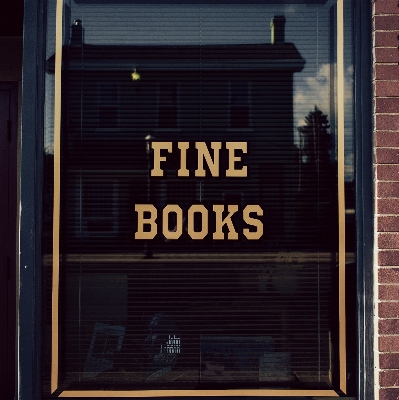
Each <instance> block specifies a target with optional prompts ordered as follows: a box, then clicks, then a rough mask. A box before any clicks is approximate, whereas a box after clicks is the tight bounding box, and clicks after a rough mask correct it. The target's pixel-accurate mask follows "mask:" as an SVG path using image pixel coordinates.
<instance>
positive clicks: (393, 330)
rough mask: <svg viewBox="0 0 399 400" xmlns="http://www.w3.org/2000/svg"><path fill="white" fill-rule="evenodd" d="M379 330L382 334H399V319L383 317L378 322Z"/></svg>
mask: <svg viewBox="0 0 399 400" xmlns="http://www.w3.org/2000/svg"><path fill="white" fill-rule="evenodd" d="M378 331H379V334H380V335H397V334H399V319H383V320H380V321H379V322H378Z"/></svg>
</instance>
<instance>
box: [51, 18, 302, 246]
mask: <svg viewBox="0 0 399 400" xmlns="http://www.w3.org/2000/svg"><path fill="white" fill-rule="evenodd" d="M284 23H285V18H284V17H275V18H274V21H273V24H272V29H273V34H272V38H273V40H274V43H272V44H257V45H251V44H245V45H215V46H210V45H209V46H194V45H193V46H177V45H174V46H98V45H88V44H85V43H84V42H83V35H84V32H83V28H82V25H81V23H80V21H76V23H75V25H73V26H72V36H71V41H70V45H69V46H68V47H67V48H65V52H64V53H65V56H64V70H65V71H67V74H66V76H67V78H65V81H64V82H65V84H64V87H65V89H64V92H67V93H68V94H67V100H66V102H65V105H66V108H65V110H66V111H65V113H64V123H63V126H64V130H63V137H64V142H63V143H64V147H63V156H64V157H65V159H66V160H67V163H68V167H67V168H68V172H65V174H66V175H64V178H63V179H62V181H63V182H64V184H65V183H66V184H67V185H69V186H68V190H67V191H66V192H67V193H68V196H69V199H68V202H67V204H68V207H70V208H69V217H68V223H69V225H70V226H69V228H68V229H69V230H70V233H71V235H70V237H77V236H80V237H83V238H86V239H87V243H89V242H90V243H92V244H94V242H96V243H97V244H99V243H101V241H102V240H105V238H106V237H107V243H109V238H110V237H111V238H112V237H114V238H115V243H118V246H129V247H130V248H137V247H136V246H137V243H136V244H135V243H132V238H133V236H134V235H133V233H134V226H135V222H134V219H135V215H134V212H133V210H134V206H133V205H134V204H135V203H148V202H149V196H150V197H151V199H150V200H151V203H153V204H156V205H157V206H159V207H162V206H164V205H165V204H169V203H176V202H178V204H180V205H181V207H182V208H187V207H189V206H190V205H191V204H193V203H199V202H203V203H205V204H217V203H228V202H230V204H231V202H232V201H233V202H234V203H233V204H237V203H238V205H239V206H240V207H242V206H243V205H245V204H259V205H260V206H261V207H262V209H263V210H264V213H265V214H264V218H265V221H267V223H265V235H264V238H263V239H262V240H267V241H268V243H270V242H272V241H274V243H276V242H277V241H278V242H279V243H282V244H283V245H285V247H286V246H287V245H288V246H289V244H288V242H287V241H291V243H292V240H295V236H298V235H300V233H299V232H297V233H293V232H292V229H291V230H290V229H289V227H290V225H291V224H292V220H293V217H294V215H295V206H294V199H295V192H294V191H295V188H296V186H295V182H296V180H297V179H298V175H297V174H298V171H297V170H298V159H299V158H298V151H297V148H296V147H295V146H294V144H293V74H294V73H295V72H299V71H301V70H302V68H303V66H304V60H303V59H302V57H301V56H300V54H299V53H298V51H297V50H296V48H295V46H294V45H293V44H292V43H285V42H284ZM51 63H52V62H51V60H50V61H49V66H50V68H51ZM134 70H136V71H137V73H138V74H140V80H132V77H131V73H132V72H133V71H134ZM148 135H150V136H151V137H153V138H156V140H159V141H162V140H168V141H215V140H216V141H247V142H248V147H249V153H248V154H246V155H243V163H244V164H245V165H248V168H249V177H248V179H238V180H234V179H223V178H221V179H204V180H199V179H196V180H195V179H184V178H176V173H175V171H176V165H177V162H178V159H177V157H176V156H175V154H172V155H171V156H169V157H168V162H167V163H166V165H167V167H166V168H167V169H168V170H169V173H168V178H167V179H158V180H151V182H150V188H149V187H148V167H149V166H148V159H147V151H146V145H147V143H146V142H145V138H146V137H147V136H148ZM193 160H194V157H193V156H191V157H190V153H189V168H190V167H191V168H192V169H195V168H196V166H195V163H193ZM190 163H192V165H190ZM221 163H222V165H224V164H225V163H226V160H225V157H223V156H222V159H221ZM222 170H223V168H222ZM183 188H184V191H183V190H182V189H183ZM150 189H151V190H150ZM101 193H104V195H105V197H104V196H103V195H102V194H101ZM101 199H104V200H101ZM100 203H101V204H100ZM115 221H117V222H115ZM237 224H238V225H239V224H240V222H237ZM237 229H238V228H237ZM290 235H291V236H290ZM289 236H290V237H289ZM115 243H114V244H115ZM70 244H71V245H73V241H70ZM141 245H142V244H141V243H140V246H141ZM264 245H265V243H264V242H263V243H262V246H263V248H264ZM132 246H133V247H132ZM169 246H171V245H169Z"/></svg>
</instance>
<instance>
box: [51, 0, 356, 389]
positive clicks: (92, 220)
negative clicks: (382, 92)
mask: <svg viewBox="0 0 399 400" xmlns="http://www.w3.org/2000/svg"><path fill="white" fill-rule="evenodd" d="M265 3H266V4H258V3H257V4H251V3H242V4H240V3H238V4H230V5H227V4H211V3H209V2H208V3H207V4H198V3H195V4H152V3H151V4H143V3H137V4H135V3H133V4H128V3H123V2H122V3H120V2H98V3H97V2H85V1H83V0H82V1H78V2H76V3H74V2H72V3H71V4H70V7H66V17H65V21H66V22H65V24H66V27H65V32H66V36H67V37H66V39H65V43H66V44H65V46H64V65H63V105H62V107H63V108H62V112H63V115H62V132H61V140H62V156H61V162H62V172H61V194H62V195H61V243H60V251H61V260H62V261H61V265H60V269H61V280H60V285H61V292H60V307H59V312H60V321H62V322H61V326H60V331H61V339H60V340H61V353H60V366H61V371H62V374H61V375H62V376H61V381H62V382H67V383H68V385H69V386H68V387H69V388H70V389H74V388H75V389H98V390H118V389H129V390H137V389H150V388H151V389H153V388H155V389H203V388H220V389H223V388H263V387H284V388H310V389H320V388H321V389H323V388H329V387H331V386H332V385H333V378H332V375H333V372H334V368H336V364H335V363H336V362H337V359H336V358H334V357H337V356H336V355H335V349H336V348H337V346H338V337H337V328H338V327H337V324H338V321H337V318H338V317H337V315H338V314H337V304H338V302H337V298H336V296H335V295H334V293H335V292H336V289H337V281H336V279H337V258H336V255H337V238H338V228H339V227H338V218H337V173H336V169H337V159H336V144H337V133H336V131H335V118H336V116H335V106H334V102H335V97H336V95H335V67H334V63H335V44H334V26H335V23H336V22H335V17H334V5H333V4H332V2H327V3H328V4H327V5H326V4H324V3H325V2H309V4H308V3H307V2H302V4H297V3H298V2H295V3H296V4H295V3H293V4H290V2H286V3H285V2H280V4H275V3H270V4H268V2H265ZM270 24H272V27H271V28H270ZM69 27H70V29H69ZM68 36H69V39H68ZM53 65H54V58H53V57H52V56H50V57H49V59H48V74H49V75H50V76H51V74H52V71H53V68H54V66H53ZM157 146H158V147H157ZM201 146H202V147H201ZM231 146H233V147H234V146H235V148H236V150H229V148H230V147H231ZM157 148H161V149H162V150H159V151H158V150H157ZM185 148H187V151H186V150H182V149H185ZM199 148H202V149H205V150H204V151H205V153H206V152H208V151H209V155H210V159H209V160H208V162H207V161H203V165H204V169H205V175H206V176H205V177H203V176H200V175H201V174H200V172H199V171H200V170H201V168H200V165H201V162H202V161H201V160H203V158H204V157H201V151H200V150H199ZM219 148H220V150H218V149H219ZM184 155H186V162H185V163H184V162H183V161H182V160H183V158H184ZM233 157H236V159H235V160H232V158H233ZM46 162H47V163H48V170H49V173H48V179H50V177H51V163H52V155H51V151H49V152H48V154H47V157H46ZM212 162H214V164H212ZM212 165H213V166H212ZM157 168H158V169H159V168H160V169H161V170H162V171H163V172H162V175H163V176H153V175H156V173H155V172H154V171H156V170H157ZM179 169H182V170H183V169H184V170H187V175H188V176H183V175H184V173H183V172H182V173H181V175H182V176H180V175H179V172H178V171H179ZM151 171H153V173H151ZM226 171H227V172H226ZM229 171H233V175H234V174H238V175H241V176H238V177H236V176H229ZM158 175H161V174H159V173H158ZM350 178H351V177H349V176H348V181H349V179H350ZM347 186H348V187H349V184H348V185H347ZM46 190H47V191H48V192H50V191H51V189H50V187H48V188H47V189H46ZM48 196H49V197H51V193H49V195H48ZM140 205H141V206H140ZM193 205H194V206H195V207H196V208H195V210H196V212H194V211H193V208H192V207H193ZM45 207H47V208H50V206H49V205H48V202H45ZM140 207H143V209H144V210H146V211H145V212H142V213H141V211H140V210H141V209H140ZM168 207H169V208H170V209H171V210H172V211H171V212H169V213H166V211H165V210H168ZM190 210H191V211H190ZM229 212H230V214H229ZM140 213H141V214H140ZM151 213H152V214H151ZM155 213H156V215H155ZM44 214H46V213H44ZM229 215H231V218H230V217H229ZM151 218H152V220H151ZM142 219H144V222H145V223H144V225H143V226H141V224H142V221H141V220H142ZM150 221H151V222H150ZM223 221H224V222H225V223H223ZM45 223H46V220H45ZM45 226H47V225H45ZM220 226H222V228H220ZM140 231H142V232H141V236H140V234H139V233H138V232H140ZM200 232H203V235H202V236H203V237H201V238H198V237H199V236H201V235H200ZM49 237H50V235H49ZM141 237H147V239H142V238H141ZM45 252H46V251H45ZM49 252H50V250H49ZM45 265H47V266H48V267H47V268H50V267H49V265H48V264H46V261H45ZM49 271H50V270H49ZM48 302H49V300H48Z"/></svg>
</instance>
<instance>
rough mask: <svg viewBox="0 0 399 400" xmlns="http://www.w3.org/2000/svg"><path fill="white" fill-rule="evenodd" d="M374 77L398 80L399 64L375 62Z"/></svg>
mask: <svg viewBox="0 0 399 400" xmlns="http://www.w3.org/2000/svg"><path fill="white" fill-rule="evenodd" d="M375 79H381V80H393V81H395V80H398V79H399V65H384V64H376V66H375Z"/></svg>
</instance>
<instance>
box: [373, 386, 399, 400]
mask: <svg viewBox="0 0 399 400" xmlns="http://www.w3.org/2000/svg"><path fill="white" fill-rule="evenodd" d="M378 398H379V400H398V399H399V389H396V388H389V389H383V388H382V389H380V390H379V397H378ZM370 400H371V399H370Z"/></svg>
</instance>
